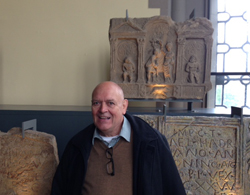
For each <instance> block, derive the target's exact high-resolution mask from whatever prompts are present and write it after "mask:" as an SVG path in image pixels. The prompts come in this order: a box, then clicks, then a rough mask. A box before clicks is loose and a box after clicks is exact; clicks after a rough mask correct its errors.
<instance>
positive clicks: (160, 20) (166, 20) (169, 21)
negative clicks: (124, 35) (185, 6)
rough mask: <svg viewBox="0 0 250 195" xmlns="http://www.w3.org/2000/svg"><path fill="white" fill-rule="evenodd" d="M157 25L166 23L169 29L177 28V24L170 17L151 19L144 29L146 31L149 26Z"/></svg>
mask: <svg viewBox="0 0 250 195" xmlns="http://www.w3.org/2000/svg"><path fill="white" fill-rule="evenodd" d="M155 23H165V24H167V25H168V26H169V27H173V26H175V22H174V21H173V20H172V19H171V18H170V17H169V16H154V17H151V18H150V19H149V20H148V21H147V22H146V23H145V24H144V26H143V29H146V28H147V27H148V26H150V25H152V24H155Z"/></svg>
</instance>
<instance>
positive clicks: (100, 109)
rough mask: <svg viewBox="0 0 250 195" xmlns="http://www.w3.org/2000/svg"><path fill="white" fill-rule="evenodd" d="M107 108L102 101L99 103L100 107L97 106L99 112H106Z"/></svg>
mask: <svg viewBox="0 0 250 195" xmlns="http://www.w3.org/2000/svg"><path fill="white" fill-rule="evenodd" d="M107 110H108V107H107V105H106V104H105V103H104V102H103V103H101V106H100V108H99V111H100V112H102V113H103V112H106V111H107Z"/></svg>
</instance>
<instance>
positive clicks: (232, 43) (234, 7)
mask: <svg viewBox="0 0 250 195" xmlns="http://www.w3.org/2000/svg"><path fill="white" fill-rule="evenodd" d="M217 3H218V4H217V6H218V13H217V22H218V23H217V24H218V26H217V30H218V34H217V72H227V73H229V74H228V75H227V76H220V78H216V100H215V104H216V105H215V106H216V107H221V106H222V107H230V106H237V107H243V108H244V107H248V108H250V100H248V99H250V87H249V86H250V76H249V75H245V76H244V74H246V73H247V72H249V71H250V55H249V52H250V0H237V1H236V0H217ZM236 73H238V74H239V73H240V74H241V75H235V74H236Z"/></svg>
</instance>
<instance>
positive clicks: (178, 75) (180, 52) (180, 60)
mask: <svg viewBox="0 0 250 195" xmlns="http://www.w3.org/2000/svg"><path fill="white" fill-rule="evenodd" d="M185 43H186V39H185V38H177V44H178V46H177V47H178V50H177V56H178V57H177V59H176V60H177V62H176V64H177V66H176V79H175V83H176V84H181V83H182V79H183V71H184V69H183V67H182V66H183V64H184V62H183V60H184V46H185Z"/></svg>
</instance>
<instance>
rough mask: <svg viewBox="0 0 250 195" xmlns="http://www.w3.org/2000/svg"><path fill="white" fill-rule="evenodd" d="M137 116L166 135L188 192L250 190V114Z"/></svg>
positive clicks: (235, 194) (237, 193)
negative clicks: (224, 115) (237, 116)
mask: <svg viewBox="0 0 250 195" xmlns="http://www.w3.org/2000/svg"><path fill="white" fill-rule="evenodd" d="M139 117H141V118H142V119H144V120H145V121H147V122H148V123H149V124H150V125H152V126H153V127H154V128H156V129H158V130H159V131H160V132H161V133H162V134H164V135H165V136H166V138H167V140H168V142H169V145H170V148H171V151H172V154H173V157H174V160H175V162H176V165H177V168H178V170H179V173H180V176H181V179H182V182H183V184H184V187H185V189H186V191H187V194H188V195H191V194H195V195H205V194H206V195H217V194H218V195H222V194H230V195H246V194H250V118H247V117H245V118H244V119H243V125H242V124H241V122H240V120H239V119H236V118H228V117H191V116H181V117H180V116H173V117H172V116H167V117H166V122H165V121H164V117H163V116H155V115H140V116H139Z"/></svg>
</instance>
